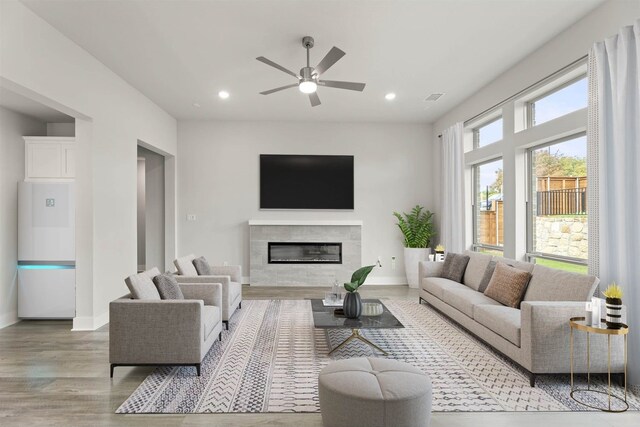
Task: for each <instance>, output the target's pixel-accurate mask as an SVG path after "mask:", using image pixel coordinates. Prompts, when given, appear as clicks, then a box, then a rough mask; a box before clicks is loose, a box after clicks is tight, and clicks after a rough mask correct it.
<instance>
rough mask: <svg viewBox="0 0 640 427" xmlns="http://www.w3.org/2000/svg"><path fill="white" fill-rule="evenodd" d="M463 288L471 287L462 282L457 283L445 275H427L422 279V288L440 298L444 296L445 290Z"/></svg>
mask: <svg viewBox="0 0 640 427" xmlns="http://www.w3.org/2000/svg"><path fill="white" fill-rule="evenodd" d="M463 288H466V289H469V288H467V287H466V286H465V285H463V284H461V283H457V282H454V281H453V280H449V279H445V278H443V277H425V278H424V279H422V289H424V290H425V291H427V292H429V293H430V294H431V295H433V296H435V297H438V298H439V299H443V298H444V291H445V290H447V289H463Z"/></svg>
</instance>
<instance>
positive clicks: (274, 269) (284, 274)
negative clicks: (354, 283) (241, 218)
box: [249, 220, 362, 286]
mask: <svg viewBox="0 0 640 427" xmlns="http://www.w3.org/2000/svg"><path fill="white" fill-rule="evenodd" d="M249 241H250V256H249V274H250V283H251V286H305V285H307V286H331V284H332V283H333V281H334V280H335V279H337V280H338V281H339V283H343V282H345V281H348V280H349V278H350V277H351V274H352V273H353V272H354V271H355V270H357V269H358V268H360V267H361V266H362V221H335V220H334V221H291V220H250V221H249ZM269 242H314V243H319V242H331V243H333V242H340V243H342V264H269V262H268V245H269Z"/></svg>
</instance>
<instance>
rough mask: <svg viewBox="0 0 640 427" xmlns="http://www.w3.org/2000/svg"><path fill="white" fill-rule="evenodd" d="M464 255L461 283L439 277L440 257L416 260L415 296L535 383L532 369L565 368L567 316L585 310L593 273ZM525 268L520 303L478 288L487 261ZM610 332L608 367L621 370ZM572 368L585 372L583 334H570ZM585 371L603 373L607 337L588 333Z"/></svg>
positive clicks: (619, 350)
mask: <svg viewBox="0 0 640 427" xmlns="http://www.w3.org/2000/svg"><path fill="white" fill-rule="evenodd" d="M465 255H468V256H469V257H470V260H469V263H468V265H467V268H466V270H465V273H464V279H463V283H457V282H454V281H452V280H448V279H445V278H442V277H440V276H441V272H442V267H443V263H442V262H429V261H426V262H421V263H420V266H419V278H420V285H419V301H420V303H422V302H423V301H425V302H426V303H427V304H429V305H431V306H432V307H434V308H436V309H437V310H438V311H440V312H441V313H443V314H445V315H446V316H448V317H449V318H451V319H453V320H454V321H455V322H457V323H458V324H460V325H461V326H462V327H464V328H465V329H466V330H467V331H469V332H471V333H472V334H474V335H475V336H476V337H477V338H479V339H480V340H482V341H484V342H485V343H486V344H488V345H489V346H491V347H493V348H494V349H495V350H497V351H498V352H500V353H502V354H503V355H505V356H506V357H508V358H509V359H511V360H512V361H514V362H515V363H516V364H518V365H520V367H522V368H523V369H524V370H525V371H527V374H528V375H529V378H530V383H531V386H532V387H533V386H534V385H535V376H536V375H537V374H558V373H569V372H570V353H569V347H570V346H569V340H570V328H569V318H571V317H577V316H584V315H585V301H589V300H590V298H591V297H592V296H593V294H594V292H595V289H596V287H597V285H598V279H597V278H596V277H594V276H586V275H582V274H576V273H569V272H565V271H561V270H556V269H552V268H548V267H544V266H541V265H534V264H531V263H527V262H521V261H515V260H510V259H506V258H499V257H492V256H491V255H487V254H482V253H478V252H471V251H466V252H465ZM492 260H493V261H496V262H503V263H506V264H508V265H511V266H512V267H515V268H518V269H520V270H525V271H528V272H529V273H531V280H530V281H529V285H528V286H527V290H526V293H525V295H524V299H523V301H522V303H521V305H520V308H511V307H507V306H504V305H502V304H500V303H499V302H496V301H494V300H493V299H491V298H489V297H487V296H485V295H484V293H483V291H484V289H480V286H481V285H484V284H485V283H483V280H482V279H483V277H484V274H485V271H486V270H487V267H488V266H489V263H490V262H491V261H492ZM616 338H620V337H613V338H612V340H611V346H612V360H611V363H612V372H614V373H619V372H623V368H624V365H623V361H624V350H623V341H622V339H619V340H618V339H616ZM574 346H575V351H574V372H576V373H584V372H586V371H587V356H586V334H585V333H583V332H576V333H574ZM590 367H591V369H590V371H591V373H603V372H607V339H606V337H605V336H603V335H600V336H596V335H594V334H592V335H591V359H590Z"/></svg>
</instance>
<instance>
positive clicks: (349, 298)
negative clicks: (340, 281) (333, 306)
mask: <svg viewBox="0 0 640 427" xmlns="http://www.w3.org/2000/svg"><path fill="white" fill-rule="evenodd" d="M342 309H343V310H344V316H345V317H346V318H347V319H357V318H358V317H360V315H361V314H362V300H361V299H360V294H359V293H357V292H347V295H345V297H344V302H343V303H342Z"/></svg>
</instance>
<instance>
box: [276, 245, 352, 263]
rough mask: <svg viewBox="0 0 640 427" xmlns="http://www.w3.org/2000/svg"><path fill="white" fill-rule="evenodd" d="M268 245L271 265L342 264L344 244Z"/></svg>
mask: <svg viewBox="0 0 640 427" xmlns="http://www.w3.org/2000/svg"><path fill="white" fill-rule="evenodd" d="M268 243H269V252H268V260H269V264H342V243H327V242H320V243H316V242H268Z"/></svg>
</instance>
